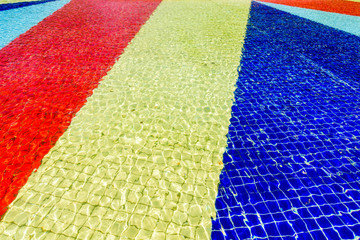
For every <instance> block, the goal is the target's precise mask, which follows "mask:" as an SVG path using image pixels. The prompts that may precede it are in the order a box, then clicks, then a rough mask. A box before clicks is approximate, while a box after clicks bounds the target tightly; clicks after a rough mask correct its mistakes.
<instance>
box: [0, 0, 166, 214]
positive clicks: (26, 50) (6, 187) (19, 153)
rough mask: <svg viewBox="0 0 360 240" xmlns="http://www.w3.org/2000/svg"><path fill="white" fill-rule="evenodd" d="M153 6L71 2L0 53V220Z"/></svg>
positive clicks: (101, 0) (134, 3) (114, 2)
mask: <svg viewBox="0 0 360 240" xmlns="http://www.w3.org/2000/svg"><path fill="white" fill-rule="evenodd" d="M159 2H160V1H155V0H154V1H136V2H129V1H121V0H119V1H111V2H109V1H103V0H95V1H91V2H89V1H86V0H73V1H72V2H71V3H69V4H68V5H66V6H65V7H64V8H62V9H60V10H59V11H57V12H56V14H54V15H51V16H50V17H48V18H46V19H45V20H44V21H42V22H41V23H39V24H38V25H37V26H35V27H33V28H31V29H30V30H29V31H27V32H26V33H24V34H23V35H21V37H19V38H17V39H15V40H14V41H12V42H11V43H10V44H9V45H7V46H6V47H4V48H3V49H1V50H0V79H1V82H0V102H1V104H0V105H1V107H0V122H1V125H0V135H1V136H2V141H1V143H0V155H1V159H2V161H1V162H0V169H5V172H4V174H3V175H2V178H1V179H0V186H1V188H0V199H1V200H0V214H3V213H4V212H5V211H6V206H7V205H8V204H9V203H10V202H11V201H12V200H14V198H15V196H16V194H17V192H18V190H19V188H20V187H22V186H23V185H24V184H25V182H26V181H27V178H28V177H29V176H30V174H31V173H32V171H33V170H34V169H36V168H38V167H39V165H40V163H41V160H42V158H43V157H44V156H45V154H46V153H47V152H48V151H49V150H50V148H51V147H52V146H54V144H55V143H56V141H57V139H58V138H59V137H60V136H61V135H62V134H63V132H64V131H65V130H66V128H67V127H68V126H69V124H70V122H71V119H72V118H73V117H74V116H75V113H76V112H78V111H79V110H80V108H81V107H82V106H83V105H84V104H85V102H86V98H87V97H88V96H90V95H91V93H92V90H93V89H94V88H96V87H97V85H98V83H99V81H100V79H101V78H102V77H103V76H104V75H105V74H106V72H107V71H108V70H109V69H110V67H111V65H113V64H114V63H115V59H116V58H117V57H118V56H119V55H120V54H121V53H122V52H123V50H124V48H125V47H126V46H127V44H128V42H129V41H130V40H131V39H132V38H133V37H134V35H135V34H136V32H137V31H138V30H139V29H140V27H141V25H142V24H143V23H144V22H145V21H146V20H147V19H148V17H149V15H150V14H151V13H152V11H153V10H154V9H155V8H156V6H157V5H158V4H159ZM100 6H101V7H100ZM102 11H106V12H107V14H106V15H104V13H103V12H102ZM54 42H56V45H54V44H53V43H54ZM29 46H30V47H29ZM94 60H95V61H94ZM29 73H30V74H29Z"/></svg>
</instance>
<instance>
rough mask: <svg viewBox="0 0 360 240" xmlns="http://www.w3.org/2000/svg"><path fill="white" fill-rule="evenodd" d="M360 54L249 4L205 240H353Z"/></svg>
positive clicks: (323, 30)
mask: <svg viewBox="0 0 360 240" xmlns="http://www.w3.org/2000/svg"><path fill="white" fill-rule="evenodd" d="M359 46H360V38H359V37H357V36H355V35H351V34H348V33H345V32H343V31H339V30H336V29H334V28H331V27H327V26H324V25H321V24H318V23H315V22H312V21H310V20H307V19H304V18H300V17H297V16H294V15H291V14H288V13H285V12H282V11H279V10H276V9H274V8H271V7H268V6H265V5H262V4H260V3H257V2H253V3H252V7H251V11H250V20H249V23H248V29H247V36H246V40H245V44H244V50H243V55H242V60H241V64H240V67H239V78H238V81H237V84H236V85H237V89H236V91H235V101H234V105H233V107H232V117H231V120H230V127H229V133H228V147H227V149H226V152H225V153H224V169H223V171H222V173H221V175H220V185H219V192H218V196H217V199H216V209H217V219H216V220H213V231H212V239H304V240H305V239H306V240H309V239H316V240H318V239H333V240H340V239H354V238H355V236H360V181H359V180H360V166H359V163H360V158H359V157H360V131H359V130H360V94H359V83H360V81H359V80H360V75H359V74H360V51H359Z"/></svg>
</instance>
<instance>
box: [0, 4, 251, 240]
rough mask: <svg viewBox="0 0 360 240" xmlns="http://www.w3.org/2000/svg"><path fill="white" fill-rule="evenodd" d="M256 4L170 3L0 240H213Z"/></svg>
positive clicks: (29, 190)
mask: <svg viewBox="0 0 360 240" xmlns="http://www.w3.org/2000/svg"><path fill="white" fill-rule="evenodd" d="M249 8H250V0H243V1H241V0H213V1H211V0H165V1H164V2H162V3H161V4H160V6H159V7H158V9H157V10H156V11H155V12H154V14H153V16H152V17H151V18H150V20H149V21H148V22H147V23H146V24H145V25H144V26H143V28H142V29H141V30H140V32H139V33H138V34H137V36H136V37H135V38H134V39H133V41H132V42H131V44H130V45H129V46H128V48H126V50H125V53H124V54H123V55H122V56H121V58H120V59H119V60H118V61H117V63H116V64H115V65H114V66H113V68H112V70H111V71H110V72H109V73H108V75H107V76H106V77H105V79H104V80H103V81H102V82H101V84H100V86H99V87H98V88H97V89H96V90H95V91H94V94H93V95H92V96H91V97H90V98H88V102H87V104H86V105H85V106H84V107H83V108H82V109H81V110H80V111H79V112H78V114H77V115H76V117H75V118H74V119H73V121H72V123H71V125H70V127H69V129H68V130H67V131H66V132H65V133H64V135H63V136H62V137H61V138H60V139H59V140H58V142H57V143H56V145H55V147H54V148H53V149H52V150H51V151H50V152H49V154H47V156H46V157H45V158H44V160H43V164H42V165H41V167H40V168H39V169H38V170H37V172H34V173H33V174H32V176H31V177H30V178H29V181H28V183H27V184H26V185H25V186H24V187H23V189H22V190H21V191H20V193H19V195H18V197H17V199H16V200H15V201H14V202H13V204H11V205H10V209H9V210H8V212H7V213H6V214H5V216H4V218H3V220H2V221H1V222H0V236H2V237H0V239H7V237H6V236H8V237H9V239H11V237H14V238H15V239H27V238H30V237H36V239H37V238H40V237H44V238H45V239H69V238H76V239H88V238H91V239H97V240H100V239H119V237H120V239H157V240H158V239H165V238H166V239H176V240H178V239H183V238H190V239H201V240H203V239H209V238H210V233H211V217H215V209H214V200H215V197H216V195H217V185H218V182H219V173H220V171H221V169H222V154H223V152H224V147H225V146H226V133H227V131H228V125H229V118H230V112H231V105H232V98H233V91H234V90H235V87H234V84H235V81H236V78H237V71H236V69H237V66H238V65H239V60H240V57H239V56H240V55H241V48H242V44H243V41H244V35H245V28H246V23H247V18H248V13H249Z"/></svg>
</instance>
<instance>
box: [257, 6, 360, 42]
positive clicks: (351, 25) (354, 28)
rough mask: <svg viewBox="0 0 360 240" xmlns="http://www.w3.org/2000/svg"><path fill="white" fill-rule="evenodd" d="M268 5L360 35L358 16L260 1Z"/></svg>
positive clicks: (359, 19) (359, 18)
mask: <svg viewBox="0 0 360 240" xmlns="http://www.w3.org/2000/svg"><path fill="white" fill-rule="evenodd" d="M261 3H262V4H264V5H267V6H269V7H273V8H276V9H278V10H281V11H284V12H288V13H290V14H293V15H295V16H299V17H302V18H306V19H309V20H311V21H314V22H317V23H321V24H324V25H326V26H329V27H333V28H336V29H339V30H342V31H345V32H347V33H351V34H354V35H356V36H360V17H357V16H349V15H345V14H339V13H331V12H324V11H319V10H312V9H305V8H299V7H291V6H286V5H281V4H274V3H266V2H261Z"/></svg>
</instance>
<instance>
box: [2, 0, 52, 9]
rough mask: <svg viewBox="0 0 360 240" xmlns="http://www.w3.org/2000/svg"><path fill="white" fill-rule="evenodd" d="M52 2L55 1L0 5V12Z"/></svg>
mask: <svg viewBox="0 0 360 240" xmlns="http://www.w3.org/2000/svg"><path fill="white" fill-rule="evenodd" d="M53 1H56V0H42V1H32V2H17V3H5V4H0V11H5V10H10V9H14V8H21V7H26V6H31V5H36V4H42V3H46V2H53Z"/></svg>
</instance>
